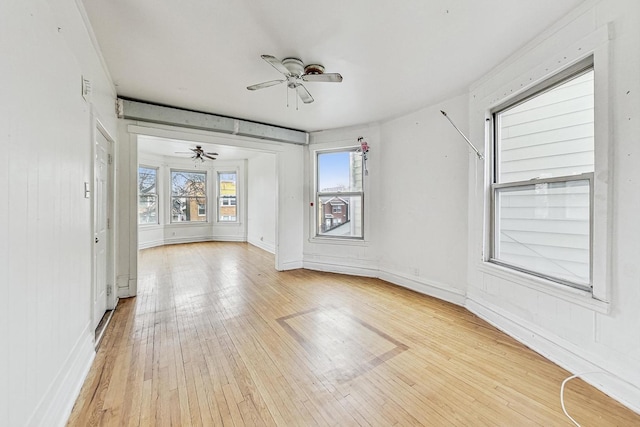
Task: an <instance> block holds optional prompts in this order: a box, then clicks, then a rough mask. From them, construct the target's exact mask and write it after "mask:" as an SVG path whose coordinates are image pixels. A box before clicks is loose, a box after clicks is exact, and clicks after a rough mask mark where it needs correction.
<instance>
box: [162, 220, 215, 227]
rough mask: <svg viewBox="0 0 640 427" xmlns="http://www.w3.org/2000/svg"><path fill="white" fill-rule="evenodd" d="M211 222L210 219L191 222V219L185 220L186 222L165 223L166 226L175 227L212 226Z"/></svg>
mask: <svg viewBox="0 0 640 427" xmlns="http://www.w3.org/2000/svg"><path fill="white" fill-rule="evenodd" d="M210 225H211V223H210V222H209V221H193V222H189V221H184V222H172V223H169V224H165V225H164V227H166V228H174V227H197V226H201V227H204V226H210Z"/></svg>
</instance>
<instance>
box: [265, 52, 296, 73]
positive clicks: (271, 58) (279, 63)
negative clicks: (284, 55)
mask: <svg viewBox="0 0 640 427" xmlns="http://www.w3.org/2000/svg"><path fill="white" fill-rule="evenodd" d="M260 57H261V58H262V59H264V60H265V61H267V62H268V63H269V64H271V65H272V66H273V68H275V69H276V70H278V71H280V72H281V73H282V74H284V75H285V76H287V77H289V74H291V73H289V70H287V67H285V66H284V65H282V61H280V60H279V59H278V58H276V57H275V56H271V55H260Z"/></svg>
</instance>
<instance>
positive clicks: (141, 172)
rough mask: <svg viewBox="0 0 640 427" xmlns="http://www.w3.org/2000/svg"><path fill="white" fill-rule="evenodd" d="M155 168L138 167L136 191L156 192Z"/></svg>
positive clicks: (143, 192)
mask: <svg viewBox="0 0 640 427" xmlns="http://www.w3.org/2000/svg"><path fill="white" fill-rule="evenodd" d="M157 172H158V170H157V169H152V168H144V167H140V168H138V192H139V193H140V194H156V193H157V191H156V180H157Z"/></svg>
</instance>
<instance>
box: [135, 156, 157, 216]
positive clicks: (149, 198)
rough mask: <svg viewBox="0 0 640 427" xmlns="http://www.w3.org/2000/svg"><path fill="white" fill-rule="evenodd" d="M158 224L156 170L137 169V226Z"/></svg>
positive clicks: (142, 167)
mask: <svg viewBox="0 0 640 427" xmlns="http://www.w3.org/2000/svg"><path fill="white" fill-rule="evenodd" d="M157 223H158V169H156V168H149V167H144V166H140V167H139V168H138V224H157Z"/></svg>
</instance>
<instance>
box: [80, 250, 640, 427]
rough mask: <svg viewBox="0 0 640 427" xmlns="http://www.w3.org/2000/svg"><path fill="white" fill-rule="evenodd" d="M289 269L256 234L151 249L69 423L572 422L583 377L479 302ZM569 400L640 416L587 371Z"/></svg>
mask: <svg viewBox="0 0 640 427" xmlns="http://www.w3.org/2000/svg"><path fill="white" fill-rule="evenodd" d="M273 265H274V259H273V256H272V255H270V254H268V253H266V252H263V251H261V250H259V249H257V248H255V247H252V246H250V245H248V244H244V243H198V244H188V245H176V246H167V247H159V248H153V249H147V250H144V251H142V252H141V253H140V263H139V269H140V271H139V276H138V279H139V293H138V296H137V297H136V298H131V299H126V300H121V301H120V304H119V305H118V308H117V310H116V312H115V314H114V317H113V319H112V321H111V323H110V325H109V326H108V329H107V331H106V333H105V337H104V340H103V342H102V344H101V346H100V348H99V351H98V353H97V356H96V360H95V362H94V365H93V367H92V369H91V372H90V374H89V377H88V378H87V380H86V383H85V385H84V387H83V389H82V391H81V394H80V397H79V398H78V401H77V402H76V405H75V407H74V409H73V413H72V415H71V419H70V421H69V425H71V426H83V427H84V426H93V425H132V426H138V425H141V426H165V425H173V426H189V425H197V426H214V425H236V426H242V425H259V426H271V425H279V426H314V425H322V426H324V425H335V426H349V425H363V426H366V425H380V426H392V425H403V426H404V425H425V426H440V425H459V426H481V425H488V426H496V425H505V426H525V425H540V426H569V425H572V424H571V423H570V422H569V421H568V419H567V418H566V417H565V416H564V414H563V413H562V410H561V407H560V401H559V389H560V383H561V382H562V380H563V379H564V378H565V377H567V376H568V375H569V373H568V372H566V371H564V370H563V369H561V368H559V367H558V366H556V365H554V364H553V363H551V362H549V361H547V360H545V359H544V358H542V357H541V356H539V355H538V354H536V353H534V352H533V351H531V350H529V349H528V348H526V347H524V346H523V345H521V344H519V343H517V342H516V341H514V340H513V339H511V338H509V337H508V336H506V335H504V334H503V333H501V332H499V331H498V330H496V329H495V328H493V327H492V326H490V325H488V324H487V323H486V322H484V321H482V320H480V319H479V318H478V317H476V316H474V315H473V314H471V313H469V312H468V311H466V310H465V309H463V308H460V307H457V306H454V305H451V304H448V303H445V302H442V301H439V300H437V299H434V298H429V297H426V296H422V295H420V294H417V293H414V292H411V291H408V290H405V289H402V288H399V287H396V286H392V285H390V284H387V283H385V282H383V281H380V280H375V279H367V278H358V277H349V276H342V275H336V274H327V273H319V272H313V271H306V270H296V271H290V272H276V271H275V270H274V268H273ZM566 405H567V409H568V411H569V413H570V414H572V415H573V416H574V418H576V420H577V421H578V422H580V423H581V424H582V425H583V427H586V426H613V425H619V426H631V425H640V415H638V414H635V413H633V412H631V411H629V410H628V409H626V408H624V407H623V406H621V405H620V404H618V403H616V402H615V401H613V400H612V399H611V398H609V397H607V396H606V395H604V394H602V393H601V392H599V391H597V390H595V389H594V388H593V387H591V386H589V385H587V384H586V383H584V382H582V380H574V381H572V382H570V383H569V384H568V386H567V392H566Z"/></svg>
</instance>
